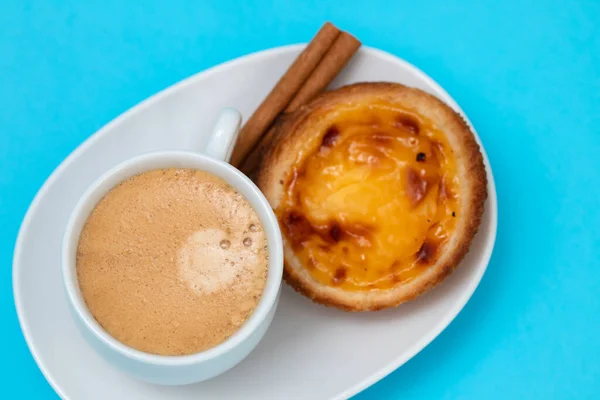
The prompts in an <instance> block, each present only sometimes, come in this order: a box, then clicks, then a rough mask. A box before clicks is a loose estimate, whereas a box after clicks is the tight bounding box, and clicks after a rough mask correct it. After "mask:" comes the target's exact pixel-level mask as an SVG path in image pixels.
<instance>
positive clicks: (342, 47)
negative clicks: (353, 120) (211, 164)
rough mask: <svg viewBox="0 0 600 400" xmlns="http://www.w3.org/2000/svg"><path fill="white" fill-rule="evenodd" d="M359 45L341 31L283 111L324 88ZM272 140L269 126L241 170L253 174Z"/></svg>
mask: <svg viewBox="0 0 600 400" xmlns="http://www.w3.org/2000/svg"><path fill="white" fill-rule="evenodd" d="M360 45H361V43H360V41H358V40H357V39H356V38H355V37H354V36H352V35H350V34H349V33H347V32H342V33H341V34H340V35H339V36H338V37H337V39H336V40H335V42H334V43H333V45H332V46H331V48H330V49H329V51H328V52H327V54H326V55H325V57H324V58H323V60H322V61H321V63H320V64H319V65H318V66H317V68H315V70H314V71H313V72H312V74H311V75H310V77H309V78H308V79H307V80H306V82H305V83H304V85H302V87H301V88H300V90H299V91H298V93H296V95H295V96H294V98H293V99H292V101H291V102H290V103H289V104H288V106H287V107H286V108H285V112H286V113H290V112H294V111H296V110H297V109H298V108H299V107H300V106H302V105H304V104H306V103H308V102H310V101H311V100H313V99H314V98H315V97H316V96H317V95H319V94H320V93H321V92H322V91H323V90H325V88H326V87H327V86H328V85H329V84H330V83H331V81H333V79H334V78H335V77H336V76H337V74H338V73H339V72H340V71H341V70H342V68H344V66H345V65H346V64H347V63H348V61H349V60H350V58H352V56H353V55H354V53H356V51H357V50H358V48H359V47H360ZM274 140H275V129H274V128H273V127H271V129H269V130H268V131H267V133H266V134H264V135H263V136H262V138H261V139H260V141H259V142H258V144H257V145H256V146H255V147H254V149H252V150H251V151H250V153H249V154H248V156H247V158H246V159H245V160H244V161H243V162H242V164H241V170H242V172H244V173H245V174H246V175H248V176H253V175H254V173H255V172H256V169H257V168H258V166H259V164H260V161H261V159H262V156H263V154H264V152H265V151H266V149H267V148H268V147H269V146H270V145H271V143H272V142H273V141H274Z"/></svg>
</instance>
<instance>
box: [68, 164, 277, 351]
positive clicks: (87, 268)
mask: <svg viewBox="0 0 600 400" xmlns="http://www.w3.org/2000/svg"><path fill="white" fill-rule="evenodd" d="M267 267H268V252H267V242H266V236H265V232H264V229H263V226H262V224H261V223H260V220H259V218H258V216H257V215H256V212H255V211H254V210H253V208H252V206H251V205H250V204H249V202H248V201H247V200H246V199H245V198H244V197H243V196H242V195H241V194H239V193H238V192H237V191H236V190H235V189H234V188H232V187H231V186H229V185H228V184H227V183H226V182H224V181H223V180H221V179H220V178H217V177H216V176H214V175H212V174H209V173H206V172H202V171H198V170H193V169H162V170H153V171H149V172H145V173H142V174H140V175H137V176H134V177H132V178H130V179H128V180H126V181H124V182H122V183H120V184H119V185H117V186H116V187H115V188H113V189H112V190H111V191H110V192H109V193H108V194H107V195H106V196H105V197H104V198H103V199H102V200H101V201H100V202H99V203H98V205H97V206H96V207H95V209H94V210H93V211H92V213H91V215H90V217H89V218H88V220H87V222H86V224H85V226H84V228H83V230H82V233H81V236H80V239H79V245H78V249H77V275H78V279H79V285H80V288H81V292H82V294H83V298H84V300H85V302H86V304H87V306H88V308H89V310H90V311H91V313H92V315H93V316H94V318H95V319H96V320H97V321H98V322H99V323H100V325H101V326H102V327H103V328H104V329H105V330H106V331H107V332H108V333H110V334H111V335H112V336H113V337H115V338H116V339H117V340H119V341H120V342H122V343H124V344H126V345H128V346H131V347H133V348H135V349H138V350H141V351H144V352H148V353H154V354H162V355H184V354H192V353H196V352H199V351H203V350H206V349H208V348H211V347H213V346H216V345H218V344H219V343H221V342H223V341H225V340H226V339H227V338H229V337H230V336H231V335H232V334H233V333H235V332H236V331H237V330H238V329H239V328H240V327H241V325H242V324H243V323H244V322H245V321H246V320H247V319H248V317H249V316H250V315H251V314H252V312H253V311H254V309H255V308H256V306H257V304H258V302H259V300H260V297H261V295H262V292H263V290H264V287H265V283H266V279H267Z"/></svg>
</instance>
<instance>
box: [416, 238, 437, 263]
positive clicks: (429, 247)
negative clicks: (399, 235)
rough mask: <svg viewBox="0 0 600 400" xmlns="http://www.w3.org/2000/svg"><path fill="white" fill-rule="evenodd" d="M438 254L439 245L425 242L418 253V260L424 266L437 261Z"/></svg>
mask: <svg viewBox="0 0 600 400" xmlns="http://www.w3.org/2000/svg"><path fill="white" fill-rule="evenodd" d="M436 252H437V245H436V244H435V243H432V242H428V241H425V242H423V245H422V246H421V248H420V249H419V251H417V255H416V259H417V262H419V263H423V264H429V263H432V262H433V261H434V260H435V253H436Z"/></svg>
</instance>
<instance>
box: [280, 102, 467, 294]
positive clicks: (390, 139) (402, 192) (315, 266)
mask: <svg viewBox="0 0 600 400" xmlns="http://www.w3.org/2000/svg"><path fill="white" fill-rule="evenodd" d="M314 128H315V129H316V130H317V131H318V132H319V133H320V134H319V135H317V134H315V135H312V139H311V140H309V141H307V142H305V143H302V144H300V147H299V148H297V149H296V150H297V151H296V154H297V157H296V160H295V161H294V164H293V165H294V167H293V169H292V171H291V173H290V175H289V176H288V177H287V179H286V181H284V182H283V184H284V190H285V193H284V196H283V199H282V202H281V203H280V206H279V207H278V209H277V210H276V212H277V215H278V218H279V221H280V225H281V228H282V232H283V234H284V236H285V239H286V240H287V241H288V243H289V244H290V245H291V247H292V249H293V251H294V253H295V255H296V256H297V257H298V258H299V259H300V260H301V261H302V263H303V265H305V266H306V267H307V268H308V270H309V272H310V274H311V275H312V276H313V277H314V278H315V279H316V280H318V281H319V282H321V283H323V284H326V285H335V286H339V287H341V288H343V289H344V290H350V291H359V290H369V289H387V288H390V287H393V286H395V285H397V284H400V283H402V282H407V281H409V280H411V279H413V278H414V277H415V276H417V275H419V274H420V273H421V272H423V271H424V270H425V269H427V268H428V267H429V266H430V265H432V264H434V263H435V262H436V260H437V257H438V255H439V254H440V251H441V249H442V247H443V246H444V245H445V244H446V243H447V242H448V240H449V239H450V236H451V234H452V232H453V230H454V228H455V223H456V218H457V217H459V215H458V212H459V210H460V207H459V205H460V197H459V191H458V185H459V182H458V178H457V169H456V163H455V159H454V155H453V153H452V151H451V147H450V145H449V144H448V140H447V138H446V136H445V135H444V134H443V133H442V132H441V131H439V130H438V129H437V128H436V126H434V125H433V124H432V123H431V122H430V121H427V120H425V119H424V118H422V117H421V116H419V115H416V114H414V113H412V112H410V111H409V110H406V109H401V108H399V107H398V106H397V105H391V104H386V103H379V104H372V103H369V104H363V105H347V106H343V107H337V108H335V109H329V110H328V111H327V112H326V113H325V114H324V115H323V117H322V118H320V119H319V120H318V122H317V123H316V124H315V126H314Z"/></svg>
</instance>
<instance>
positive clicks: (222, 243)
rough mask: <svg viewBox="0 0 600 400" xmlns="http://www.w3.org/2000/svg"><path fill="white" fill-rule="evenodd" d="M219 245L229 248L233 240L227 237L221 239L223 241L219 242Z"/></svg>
mask: <svg viewBox="0 0 600 400" xmlns="http://www.w3.org/2000/svg"><path fill="white" fill-rule="evenodd" d="M219 246H221V248H222V249H225V250H227V249H228V248H229V247H230V246H231V241H229V240H227V239H223V240H221V242H220V243H219Z"/></svg>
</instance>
